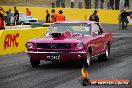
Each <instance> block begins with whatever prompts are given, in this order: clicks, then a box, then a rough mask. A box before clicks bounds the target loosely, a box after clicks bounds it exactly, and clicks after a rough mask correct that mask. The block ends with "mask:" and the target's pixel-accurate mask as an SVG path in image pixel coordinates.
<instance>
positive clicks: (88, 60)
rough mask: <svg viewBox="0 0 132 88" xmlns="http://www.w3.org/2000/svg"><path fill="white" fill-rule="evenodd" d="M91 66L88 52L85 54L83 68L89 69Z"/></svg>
mask: <svg viewBox="0 0 132 88" xmlns="http://www.w3.org/2000/svg"><path fill="white" fill-rule="evenodd" d="M90 65H91V55H90V53H89V52H88V53H87V56H86V58H85V66H86V67H89V66H90Z"/></svg>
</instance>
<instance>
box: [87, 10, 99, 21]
mask: <svg viewBox="0 0 132 88" xmlns="http://www.w3.org/2000/svg"><path fill="white" fill-rule="evenodd" d="M97 12H98V11H97V10H95V11H94V13H93V14H92V15H91V16H90V17H89V20H90V21H95V22H99V17H98V15H97Z"/></svg>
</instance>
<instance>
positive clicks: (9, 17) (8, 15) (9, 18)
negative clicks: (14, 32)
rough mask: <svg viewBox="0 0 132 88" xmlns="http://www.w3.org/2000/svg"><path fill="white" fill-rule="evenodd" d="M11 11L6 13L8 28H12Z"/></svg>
mask: <svg viewBox="0 0 132 88" xmlns="http://www.w3.org/2000/svg"><path fill="white" fill-rule="evenodd" d="M10 20H11V9H9V10H8V11H7V12H6V23H7V25H8V26H10V24H11V22H10Z"/></svg>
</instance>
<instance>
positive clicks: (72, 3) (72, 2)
mask: <svg viewBox="0 0 132 88" xmlns="http://www.w3.org/2000/svg"><path fill="white" fill-rule="evenodd" d="M71 8H74V0H71Z"/></svg>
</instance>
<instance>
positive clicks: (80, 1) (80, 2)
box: [78, 0, 82, 9]
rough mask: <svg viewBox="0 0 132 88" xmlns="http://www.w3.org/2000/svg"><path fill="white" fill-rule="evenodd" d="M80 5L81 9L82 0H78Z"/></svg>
mask: <svg viewBox="0 0 132 88" xmlns="http://www.w3.org/2000/svg"><path fill="white" fill-rule="evenodd" d="M78 3H79V4H78V7H79V9H81V8H82V0H78Z"/></svg>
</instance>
